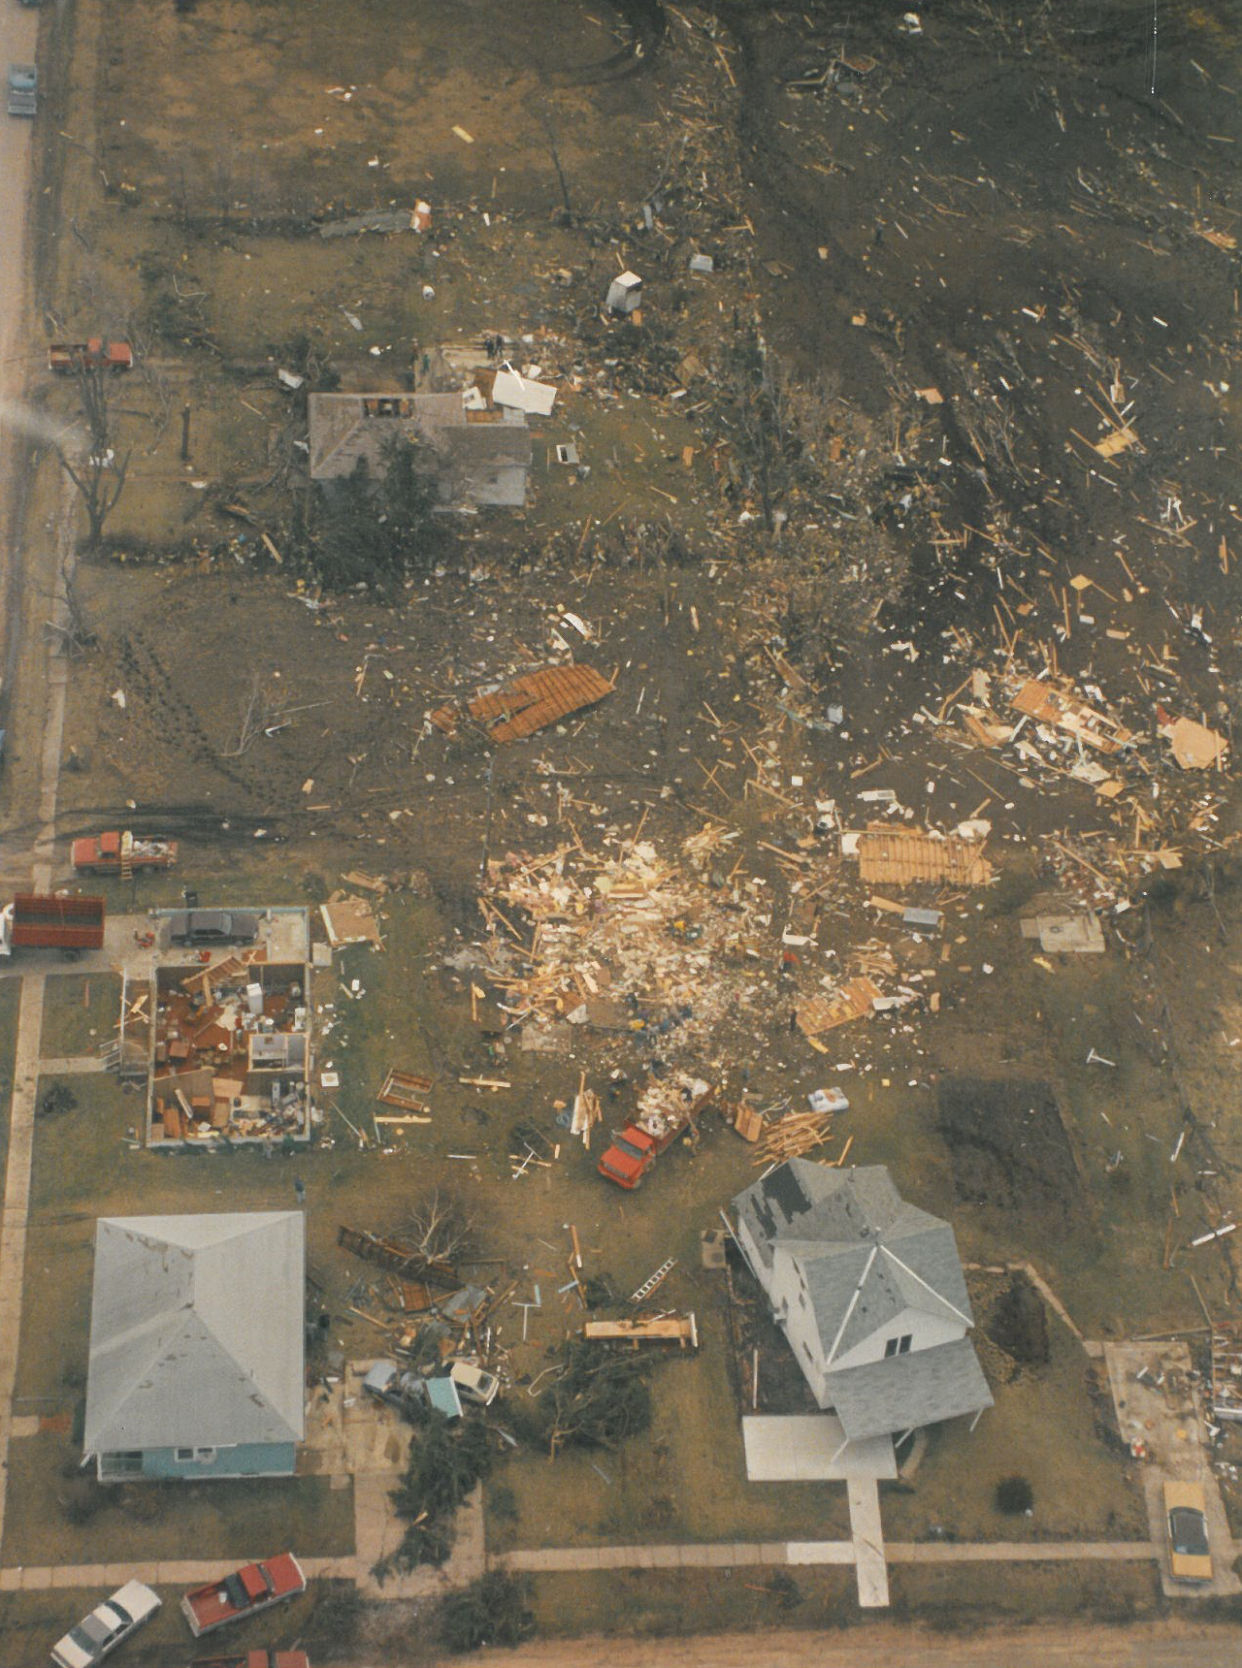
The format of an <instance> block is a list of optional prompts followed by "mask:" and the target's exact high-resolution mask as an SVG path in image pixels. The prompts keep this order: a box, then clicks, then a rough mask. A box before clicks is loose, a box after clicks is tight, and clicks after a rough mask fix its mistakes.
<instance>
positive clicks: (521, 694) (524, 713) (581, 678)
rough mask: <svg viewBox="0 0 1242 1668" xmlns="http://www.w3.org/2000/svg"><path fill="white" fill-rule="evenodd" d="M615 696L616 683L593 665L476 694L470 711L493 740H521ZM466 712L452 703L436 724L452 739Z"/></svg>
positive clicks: (534, 675)
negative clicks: (487, 693) (461, 713)
mask: <svg viewBox="0 0 1242 1668" xmlns="http://www.w3.org/2000/svg"><path fill="white" fill-rule="evenodd" d="M611 694H612V683H611V682H610V681H609V679H607V678H605V677H601V675H600V674H599V673H598V672H597V671H596V670H595V668H594V667H593V666H545V667H543V668H542V670H540V671H538V672H525V673H523V675H522V676H521V677H520V678H514V679H513V681H512V682H511V683H507V684H505V686H504V688H503V689H497V690H494V691H493V693H492V694H490V695H476V696H475V698H474V700H473V701H467V702H466V707H465V710H466V712H467V713H468V714H469V716H470V717H471V718H473V719H474V721H475V723H476V724H481V725H482V726H483V727H484V729H486V730H487V732H488V735H489V737H490V739H491V740H492V741H499V742H505V741H520V740H522V738H523V737H525V736H531V735H534V733H535V731H536V730H543V729H546V728H547V727H548V725H549V724H555V723H556V722H557V721H558V720H559V719H561V718H565V717H567V716H568V715H569V714H570V713H571V712H581V711H582V709H583V708H584V707H593V706H594V705H595V703H596V702H597V701H602V700H603V698H604V696H605V695H611ZM460 711H461V709H460V707H459V706H458V705H457V704H456V703H452V702H451V703H450V704H449V705H448V706H443V707H439V708H437V710H436V711H435V712H433V713H432V714H431V722H432V723H433V724H434V725H435V726H436V728H437V729H439V730H443V731H444V732H445V733H446V734H447V735H451V734H452V733H453V731H454V730H455V729H456V727H457V719H458V717H459V715H460Z"/></svg>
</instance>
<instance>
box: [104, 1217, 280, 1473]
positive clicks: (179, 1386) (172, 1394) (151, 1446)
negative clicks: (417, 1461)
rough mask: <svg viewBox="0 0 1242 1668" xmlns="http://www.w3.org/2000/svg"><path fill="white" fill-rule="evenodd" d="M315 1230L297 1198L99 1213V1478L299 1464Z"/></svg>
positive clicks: (272, 1469) (258, 1470)
mask: <svg viewBox="0 0 1242 1668" xmlns="http://www.w3.org/2000/svg"><path fill="white" fill-rule="evenodd" d="M304 1240H305V1230H304V1222H303V1217H302V1214H301V1212H299V1211H267V1212H265V1211H250V1212H236V1213H228V1214H222V1215H212V1216H122V1217H104V1218H101V1219H100V1221H99V1222H98V1223H97V1224H96V1228H95V1280H94V1286H93V1289H92V1293H91V1343H90V1364H89V1369H88V1373H87V1384H86V1425H85V1432H84V1446H85V1449H86V1455H87V1457H88V1458H92V1457H93V1458H94V1460H95V1465H96V1472H97V1474H98V1476H99V1479H100V1481H101V1482H120V1481H129V1480H134V1479H141V1478H170V1477H181V1478H187V1477H190V1478H200V1479H201V1478H207V1477H272V1476H288V1475H291V1474H292V1472H293V1469H294V1465H295V1460H296V1447H297V1444H298V1443H299V1442H300V1441H301V1440H302V1433H303V1412H302V1407H303V1402H302V1393H303V1374H304V1368H303V1345H304V1334H303V1324H304V1312H305V1296H304V1270H303V1263H304Z"/></svg>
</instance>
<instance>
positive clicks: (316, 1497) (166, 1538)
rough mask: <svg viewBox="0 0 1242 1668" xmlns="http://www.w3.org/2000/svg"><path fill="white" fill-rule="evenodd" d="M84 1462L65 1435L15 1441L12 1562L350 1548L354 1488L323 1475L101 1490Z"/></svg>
mask: <svg viewBox="0 0 1242 1668" xmlns="http://www.w3.org/2000/svg"><path fill="white" fill-rule="evenodd" d="M80 1459H81V1450H80V1448H79V1447H78V1445H77V1444H76V1443H74V1442H73V1441H72V1440H71V1439H70V1438H69V1437H68V1436H67V1435H65V1436H62V1435H59V1434H52V1433H43V1434H41V1435H39V1436H27V1437H17V1438H15V1439H14V1440H13V1442H12V1443H11V1444H10V1446H9V1494H8V1500H9V1509H8V1512H7V1514H6V1518H5V1535H4V1546H3V1549H2V1552H3V1560H4V1563H5V1565H6V1566H11V1565H14V1564H26V1565H32V1564H92V1563H110V1564H115V1563H129V1562H137V1561H139V1560H142V1559H148V1558H167V1557H172V1556H175V1557H178V1558H232V1557H236V1558H238V1559H243V1558H250V1557H262V1556H264V1555H265V1554H266V1553H269V1552H273V1551H280V1550H282V1549H283V1548H285V1547H292V1548H293V1550H294V1551H295V1552H298V1553H303V1554H305V1555H306V1556H307V1557H328V1556H332V1555H334V1554H342V1553H346V1554H347V1553H351V1552H352V1551H353V1547H354V1496H353V1490H352V1489H348V1488H343V1489H333V1488H332V1487H331V1486H330V1480H329V1479H328V1478H327V1477H266V1478H260V1479H255V1480H254V1481H241V1480H238V1481H219V1482H211V1483H134V1484H123V1485H119V1486H112V1485H108V1486H105V1485H102V1484H99V1483H95V1482H92V1481H90V1480H89V1478H87V1477H84V1476H80V1475H79V1474H78V1471H77V1467H78V1462H79V1460H80ZM87 1514H89V1516H87ZM78 1516H86V1521H85V1522H75V1521H73V1518H75V1517H78ZM170 1537H171V1538H172V1542H173V1543H174V1544H175V1546H176V1548H177V1550H176V1552H175V1553H172V1552H170V1550H169V1547H170Z"/></svg>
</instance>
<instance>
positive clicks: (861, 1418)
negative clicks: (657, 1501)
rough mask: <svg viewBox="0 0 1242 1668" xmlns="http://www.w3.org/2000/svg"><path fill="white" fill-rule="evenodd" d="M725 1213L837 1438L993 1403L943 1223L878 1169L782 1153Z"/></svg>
mask: <svg viewBox="0 0 1242 1668" xmlns="http://www.w3.org/2000/svg"><path fill="white" fill-rule="evenodd" d="M733 1209H734V1213H735V1218H736V1227H735V1234H736V1238H737V1243H738V1245H739V1247H740V1248H741V1251H742V1254H743V1256H744V1257H745V1258H746V1261H747V1263H748V1264H749V1265H750V1268H751V1271H752V1272H753V1273H754V1275H755V1278H756V1279H757V1280H758V1281H759V1284H760V1285H761V1286H762V1287H763V1289H764V1291H765V1293H766V1294H767V1297H768V1301H769V1302H770V1303H771V1305H772V1311H773V1314H774V1315H775V1318H776V1320H777V1321H778V1323H779V1324H780V1326H781V1329H782V1331H783V1332H784V1333H785V1336H786V1338H787V1339H788V1340H789V1345H790V1348H791V1349H792V1350H793V1352H794V1355H795V1356H796V1357H797V1360H798V1365H799V1366H800V1367H801V1369H802V1372H803V1374H804V1376H805V1378H806V1381H807V1383H808V1384H809V1385H810V1387H811V1391H812V1394H813V1395H814V1397H815V1400H816V1402H817V1403H818V1404H819V1406H820V1407H821V1408H823V1409H825V1410H829V1409H830V1410H832V1411H833V1412H835V1414H836V1416H837V1418H838V1419H839V1420H840V1421H841V1425H842V1428H843V1430H844V1432H845V1437H846V1440H847V1441H854V1440H856V1439H859V1438H863V1437H872V1436H885V1435H897V1434H899V1433H902V1432H906V1431H910V1430H915V1429H918V1428H919V1427H920V1426H923V1425H932V1424H936V1423H938V1422H939V1421H940V1420H942V1419H952V1418H955V1417H957V1416H958V1415H960V1414H967V1413H973V1414H978V1413H980V1412H982V1410H983V1409H984V1408H986V1407H990V1406H991V1405H992V1394H991V1391H990V1390H989V1389H988V1385H987V1380H986V1379H985V1378H984V1376H983V1370H982V1368H981V1367H980V1366H979V1361H978V1358H977V1357H976V1355H975V1351H974V1347H973V1345H972V1344H971V1343H970V1341H969V1339H968V1338H967V1336H966V1334H967V1332H968V1331H969V1330H970V1328H971V1327H972V1326H973V1325H974V1316H973V1314H972V1313H971V1308H970V1298H969V1296H968V1295H967V1292H966V1281H965V1278H964V1277H963V1274H962V1265H961V1262H960V1260H959V1258H958V1254H957V1242H956V1240H955V1239H954V1237H953V1229H952V1228H951V1227H950V1226H949V1224H948V1223H947V1222H945V1221H942V1220H941V1218H940V1217H937V1216H931V1215H929V1214H928V1212H926V1211H924V1210H919V1209H918V1208H917V1206H915V1205H910V1204H907V1203H906V1201H905V1200H904V1199H903V1198H902V1197H901V1195H900V1194H899V1193H898V1192H897V1189H896V1188H895V1187H894V1186H893V1183H892V1180H891V1178H890V1176H889V1173H888V1171H887V1170H886V1169H885V1167H884V1166H883V1165H881V1164H870V1165H863V1166H860V1167H858V1168H855V1169H850V1170H837V1169H833V1168H830V1167H828V1166H826V1165H823V1164H813V1163H811V1162H810V1161H809V1160H807V1159H804V1158H791V1159H789V1160H787V1161H786V1162H785V1163H784V1164H781V1165H778V1166H777V1168H776V1169H774V1170H772V1171H770V1172H769V1173H768V1174H767V1175H765V1176H763V1177H761V1178H760V1179H759V1180H758V1181H757V1182H755V1183H754V1184H753V1185H752V1186H750V1187H748V1188H747V1189H746V1190H745V1192H743V1193H739V1194H738V1196H737V1197H736V1198H735V1199H734V1201H733Z"/></svg>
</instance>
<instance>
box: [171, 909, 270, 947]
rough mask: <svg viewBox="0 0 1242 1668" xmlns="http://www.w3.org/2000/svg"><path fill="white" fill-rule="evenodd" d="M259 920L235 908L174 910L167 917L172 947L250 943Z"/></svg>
mask: <svg viewBox="0 0 1242 1668" xmlns="http://www.w3.org/2000/svg"><path fill="white" fill-rule="evenodd" d="M258 936H259V917H258V916H257V915H251V914H248V913H242V912H241V911H239V910H236V909H175V910H174V911H173V912H172V914H171V915H170V916H169V918H168V937H169V939H170V941H171V942H172V943H173V944H253V943H254V941H255V939H256V938H257V937H258Z"/></svg>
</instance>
